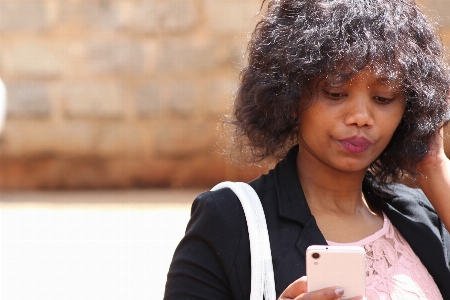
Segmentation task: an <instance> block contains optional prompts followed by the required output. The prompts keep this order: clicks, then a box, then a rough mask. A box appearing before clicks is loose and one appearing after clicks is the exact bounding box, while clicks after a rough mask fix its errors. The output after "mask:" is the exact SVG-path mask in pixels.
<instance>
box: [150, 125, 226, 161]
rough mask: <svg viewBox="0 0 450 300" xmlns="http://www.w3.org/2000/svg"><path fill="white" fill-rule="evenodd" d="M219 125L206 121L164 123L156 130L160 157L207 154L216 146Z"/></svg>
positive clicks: (156, 144) (157, 151)
mask: <svg viewBox="0 0 450 300" xmlns="http://www.w3.org/2000/svg"><path fill="white" fill-rule="evenodd" d="M217 126H218V124H217V123H215V122H206V121H192V120H191V121H189V120H186V121H175V120H174V121H162V122H159V124H158V125H157V127H156V128H154V130H155V142H154V145H155V147H156V153H157V154H158V157H171V158H188V157H191V156H193V155H199V154H201V153H207V152H208V151H209V150H211V149H212V147H213V145H214V137H215V133H216V128H217Z"/></svg>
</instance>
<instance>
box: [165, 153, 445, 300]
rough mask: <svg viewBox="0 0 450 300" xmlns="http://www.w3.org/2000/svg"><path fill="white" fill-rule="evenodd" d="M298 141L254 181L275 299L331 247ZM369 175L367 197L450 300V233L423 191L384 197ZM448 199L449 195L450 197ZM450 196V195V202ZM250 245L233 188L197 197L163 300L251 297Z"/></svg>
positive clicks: (395, 191)
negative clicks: (307, 189)
mask: <svg viewBox="0 0 450 300" xmlns="http://www.w3.org/2000/svg"><path fill="white" fill-rule="evenodd" d="M297 152H298V146H296V147H294V148H292V149H291V150H290V152H289V153H288V155H287V156H286V158H285V159H284V160H282V161H280V162H279V163H278V164H277V166H276V167H275V168H274V169H273V170H271V171H270V172H269V173H268V174H265V175H262V176H261V177H259V178H258V179H256V180H254V181H252V182H251V183H250V185H251V186H252V187H253V188H254V189H255V191H256V192H257V194H258V196H259V197H260V199H261V203H262V206H263V209H264V213H265V215H266V221H267V228H268V230H269V237H270V245H271V250H272V261H273V267H274V274H275V282H276V283H275V285H276V293H277V297H279V295H280V294H281V293H282V292H283V291H284V290H285V289H286V287H287V286H288V285H289V284H291V283H292V282H294V281H295V280H296V279H298V278H299V277H301V276H304V275H306V266H305V252H306V248H307V247H308V246H310V245H313V244H315V245H326V241H325V238H324V236H323V235H322V233H321V232H320V230H319V228H318V227H317V224H316V221H315V219H314V217H313V216H312V215H311V212H310V209H309V207H308V204H307V202H306V199H305V196H304V194H303V191H302V188H301V186H300V182H299V180H298V176H297V171H296V158H297ZM374 180H375V179H374V178H373V176H371V174H370V173H367V176H366V178H365V179H364V182H363V192H364V195H365V197H366V199H367V201H369V202H370V203H371V204H373V205H375V206H377V207H378V208H380V209H381V210H382V211H383V212H384V213H385V214H386V216H387V217H388V218H389V219H390V221H391V222H392V224H393V225H394V226H395V227H396V228H397V229H398V231H399V232H400V233H401V234H402V236H403V237H404V238H405V239H406V241H407V242H408V243H409V245H410V246H411V248H412V249H413V251H414V252H415V253H416V255H417V256H418V257H419V259H420V260H421V261H422V263H423V264H424V265H425V267H426V268H427V270H428V272H429V273H430V274H431V276H433V278H434V280H435V282H436V284H437V286H438V288H439V290H440V292H441V294H442V296H443V298H444V299H450V271H449V259H450V253H449V251H450V236H449V233H448V231H447V230H446V229H445V228H444V225H443V223H442V222H441V221H440V219H439V218H438V216H437V214H436V212H435V211H434V209H433V207H432V206H431V204H430V203H429V201H428V199H427V198H426V197H425V195H424V194H423V193H422V191H421V190H418V189H412V188H408V187H406V186H404V185H400V184H393V185H392V192H390V193H389V195H388V194H386V195H387V196H383V197H382V196H380V195H379V193H375V192H374V190H373V188H372V187H373V186H374V184H375V183H374ZM449 198H450V197H449ZM449 201H450V199H449ZM249 249H250V242H249V238H248V231H247V223H246V220H245V216H244V212H243V210H242V207H241V204H240V202H239V200H238V199H237V197H236V196H235V195H234V193H233V192H232V191H231V190H230V189H222V190H218V191H215V192H205V193H203V194H200V195H198V196H197V198H196V199H195V201H194V203H193V205H192V211H191V219H190V221H189V223H188V226H187V229H186V235H185V236H184V238H183V239H182V240H181V242H180V244H179V245H178V247H177V249H176V251H175V253H174V256H173V260H172V264H171V266H170V270H169V273H168V277H167V283H166V291H165V296H164V299H166V300H175V299H183V300H185V299H209V300H211V299H214V300H219V299H249V297H250V276H251V274H250V250H249Z"/></svg>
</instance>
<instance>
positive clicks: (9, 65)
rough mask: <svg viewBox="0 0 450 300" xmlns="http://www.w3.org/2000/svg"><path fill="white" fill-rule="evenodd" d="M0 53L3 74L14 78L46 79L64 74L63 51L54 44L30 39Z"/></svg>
mask: <svg viewBox="0 0 450 300" xmlns="http://www.w3.org/2000/svg"><path fill="white" fill-rule="evenodd" d="M0 53H1V55H2V61H1V63H2V66H3V72H6V73H8V74H10V75H12V76H25V77H35V78H38V77H40V78H45V77H60V76H61V75H62V73H63V68H64V60H63V57H64V54H63V49H61V48H59V45H55V44H53V43H47V42H44V41H43V40H38V39H34V38H33V39H30V38H28V39H24V40H23V41H21V42H18V43H14V44H12V45H9V46H8V47H4V48H3V49H2V51H1V52H0Z"/></svg>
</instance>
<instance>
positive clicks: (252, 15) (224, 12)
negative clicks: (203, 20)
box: [205, 0, 261, 34]
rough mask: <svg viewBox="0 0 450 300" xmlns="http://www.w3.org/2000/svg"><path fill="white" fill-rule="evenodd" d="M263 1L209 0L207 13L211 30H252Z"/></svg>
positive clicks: (206, 6)
mask: <svg viewBox="0 0 450 300" xmlns="http://www.w3.org/2000/svg"><path fill="white" fill-rule="evenodd" d="M260 6H261V3H259V2H253V1H240V0H225V1H217V0H207V1H206V2H205V15H206V16H207V17H208V23H209V24H210V28H211V30H213V32H215V33H220V34H224V33H226V34H233V33H235V32H241V33H243V32H250V31H251V30H252V26H253V25H254V24H256V20H257V16H256V15H257V13H258V12H259V8H260Z"/></svg>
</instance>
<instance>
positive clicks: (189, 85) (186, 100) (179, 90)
mask: <svg viewBox="0 0 450 300" xmlns="http://www.w3.org/2000/svg"><path fill="white" fill-rule="evenodd" d="M199 88H200V85H199V84H197V83H196V82H193V81H174V82H173V83H172V84H171V85H170V87H169V99H168V104H169V109H170V111H171V112H172V113H173V114H175V115H179V116H185V117H186V116H192V115H195V114H196V112H197V110H198V108H199V107H198V103H199V101H200V89H199Z"/></svg>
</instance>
